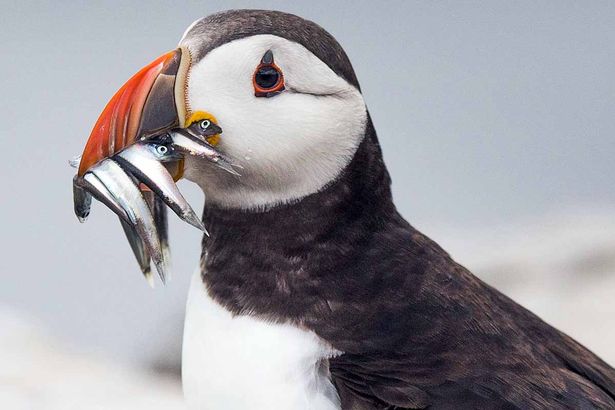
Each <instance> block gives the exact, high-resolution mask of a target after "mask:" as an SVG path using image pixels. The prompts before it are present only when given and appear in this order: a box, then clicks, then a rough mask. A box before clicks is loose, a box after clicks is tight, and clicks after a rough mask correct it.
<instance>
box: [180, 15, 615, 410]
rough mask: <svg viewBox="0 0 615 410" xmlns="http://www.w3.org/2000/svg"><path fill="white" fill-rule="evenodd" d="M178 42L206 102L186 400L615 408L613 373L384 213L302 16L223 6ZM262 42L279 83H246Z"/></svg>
mask: <svg viewBox="0 0 615 410" xmlns="http://www.w3.org/2000/svg"><path fill="white" fill-rule="evenodd" d="M180 46H182V47H184V48H186V49H188V50H189V51H190V54H191V57H192V65H191V68H190V71H189V73H188V76H187V80H186V106H187V107H188V108H187V109H188V110H189V111H190V110H207V111H208V112H211V113H213V114H214V115H215V116H216V118H217V120H218V124H219V125H220V126H221V127H222V129H223V130H224V134H223V137H222V138H221V140H220V144H219V145H218V146H217V149H219V150H220V152H222V153H224V154H226V155H229V156H230V157H232V158H236V159H238V160H239V162H240V163H241V165H242V170H241V177H237V176H236V175H232V174H229V173H225V172H223V171H221V170H220V169H218V168H216V167H214V166H212V164H211V163H210V162H207V161H203V160H202V159H199V158H186V164H185V176H186V178H188V179H190V180H192V181H194V182H195V183H197V184H198V185H199V186H201V187H202V189H203V191H204V192H205V194H206V205H205V210H204V217H203V220H204V221H205V223H206V225H207V229H208V231H209V234H210V236H208V237H205V238H204V240H203V254H202V260H201V266H200V268H199V270H198V271H197V272H196V274H195V276H194V278H193V283H192V286H191V291H190V296H189V300H188V308H187V315H186V325H185V334H184V357H183V378H184V390H185V394H186V398H187V400H188V404H189V405H190V406H191V407H192V408H195V409H218V408H225V409H244V408H250V409H340V408H341V409H358V410H363V409H365V410H366V409H422V408H430V409H465V408H467V409H476V408H480V409H491V408H492V409H515V408H517V409H527V408H536V409H542V408H615V370H613V369H612V368H611V367H610V366H608V365H607V364H606V363H604V362H603V361H602V360H600V359H599V358H598V357H596V356H595V355H594V354H592V353H591V352H589V351H588V350H587V349H585V348H584V347H583V346H581V345H579V344H578V343H576V342H575V341H574V340H572V339H571V338H569V337H568V336H566V335H564V334H562V333H561V332H559V331H558V330H556V329H554V328H552V327H551V326H549V325H548V324H546V323H544V322H543V321H541V320H540V319H539V318H538V317H536V316H535V315H533V314H532V313H531V312H529V311H527V310H526V309H524V308H523V307H521V306H519V305H517V304H516V303H515V302H513V301H512V300H510V299H509V298H507V297H506V296H504V295H502V294H501V293H499V292H498V291H497V290H495V289H493V288H491V287H490V286H488V285H486V284H485V283H483V282H481V281H480V280H479V279H477V278H476V277H474V276H473V275H472V274H471V273H470V272H469V271H467V270H466V269H465V268H463V267H462V266H460V265H459V264H457V263H456V262H454V261H453V260H452V259H451V258H450V256H449V255H448V254H447V253H446V252H445V251H444V250H442V249H441V248H440V247H439V246H438V245H437V244H436V243H434V242H433V241H432V240H430V239H429V238H427V237H426V236H424V235H423V234H421V233H420V232H418V231H417V230H415V229H414V228H413V227H412V226H411V225H409V224H408V223H407V222H406V221H405V220H404V219H403V218H402V217H401V216H400V215H399V213H398V212H397V211H396V209H395V206H394V204H393V201H392V197H391V191H390V184H391V180H390V177H389V174H388V172H387V170H386V167H385V165H384V162H383V159H382V154H381V151H380V147H379V145H378V140H377V137H376V132H375V130H374V127H373V125H372V122H371V119H370V118H369V115H368V113H367V110H366V108H365V105H364V102H363V99H362V96H361V94H360V89H359V85H358V82H357V79H356V77H355V75H354V72H353V69H352V66H351V64H350V62H349V61H348V59H347V57H346V55H345V53H344V52H343V50H342V48H341V47H340V46H339V45H338V43H337V42H336V41H335V39H334V38H333V37H332V36H330V35H329V34H328V33H326V32H325V31H324V30H323V29H322V28H320V27H319V26H317V25H316V24H314V23H311V22H308V21H305V20H303V19H301V18H299V17H296V16H292V15H289V14H285V13H280V12H270V11H258V10H238V11H230V12H224V13H219V14H216V15H213V16H210V17H207V18H205V19H202V20H199V21H197V22H196V23H195V24H193V26H191V27H190V28H189V29H188V30H187V32H186V33H185V35H184V37H183V39H182V41H181V43H180ZM268 51H271V52H272V53H273V56H274V58H275V62H276V64H277V65H278V66H279V67H280V69H281V70H282V71H283V73H284V80H285V81H286V84H285V86H286V88H285V90H284V91H283V92H280V93H279V94H278V95H275V96H271V98H259V97H255V96H254V94H253V90H252V88H251V87H252V74H253V71H254V67H255V66H256V64H258V62H259V61H260V59H261V56H263V55H264V54H265V53H267V52H268Z"/></svg>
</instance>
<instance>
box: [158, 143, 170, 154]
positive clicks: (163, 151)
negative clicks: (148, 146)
mask: <svg viewBox="0 0 615 410" xmlns="http://www.w3.org/2000/svg"><path fill="white" fill-rule="evenodd" d="M156 152H157V153H158V154H160V155H165V154H166V153H167V152H169V149H168V148H167V147H166V146H164V145H158V146H157V147H156Z"/></svg>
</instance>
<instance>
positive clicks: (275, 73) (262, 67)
mask: <svg viewBox="0 0 615 410" xmlns="http://www.w3.org/2000/svg"><path fill="white" fill-rule="evenodd" d="M252 85H253V86H254V95H255V96H256V97H273V96H274V95H276V94H278V93H280V92H281V91H283V90H284V74H282V70H281V69H280V67H278V66H277V65H275V63H274V62H273V53H272V52H271V50H268V51H267V52H266V53H265V55H264V56H263V58H262V60H261V62H260V64H259V65H258V66H257V67H256V70H254V74H253V75H252Z"/></svg>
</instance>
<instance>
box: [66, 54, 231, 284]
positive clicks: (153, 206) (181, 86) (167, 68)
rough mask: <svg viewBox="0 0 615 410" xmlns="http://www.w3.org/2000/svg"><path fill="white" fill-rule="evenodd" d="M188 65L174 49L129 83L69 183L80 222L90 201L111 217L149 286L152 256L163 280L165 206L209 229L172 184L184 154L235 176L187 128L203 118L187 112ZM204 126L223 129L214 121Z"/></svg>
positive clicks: (113, 100) (223, 160)
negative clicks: (116, 219) (95, 201)
mask: <svg viewBox="0 0 615 410" xmlns="http://www.w3.org/2000/svg"><path fill="white" fill-rule="evenodd" d="M189 68H190V53H189V52H188V51H187V50H186V49H183V48H178V49H177V50H175V51H171V52H169V53H166V54H164V55H162V56H160V57H158V58H157V59H156V60H154V61H153V62H152V63H150V64H148V65H147V66H145V67H144V68H142V69H141V70H140V71H139V72H138V73H137V74H135V75H134V76H133V77H132V78H131V79H130V80H128V81H127V82H126V84H124V85H123V86H122V87H121V88H120V89H119V91H117V93H115V95H114V96H113V97H112V98H111V101H110V102H109V103H108V104H107V106H106V107H105V108H104V110H103V112H102V114H101V115H100V116H99V118H98V121H96V124H95V125H94V128H93V130H92V132H91V134H90V137H89V139H88V141H87V143H86V145H85V148H84V150H83V154H82V156H81V160H80V162H79V166H78V171H77V175H76V176H75V178H74V179H73V193H74V209H75V213H76V215H77V217H78V218H79V220H80V221H81V222H84V221H85V219H86V218H87V216H88V215H89V212H90V205H91V199H92V196H93V197H94V198H96V199H98V200H99V201H101V202H102V203H104V204H105V205H107V206H108V207H109V208H110V209H111V210H112V211H113V212H115V213H116V214H117V215H118V217H119V218H120V222H121V223H122V227H123V229H124V232H125V233H126V236H127V237H128V241H129V243H130V246H131V248H132V249H133V251H134V254H135V256H136V258H137V261H138V263H139V266H140V267H141V270H142V272H143V274H144V275H145V276H146V278H147V279H148V281H149V282H150V283H152V277H151V269H150V259H151V260H152V261H153V262H154V265H155V266H156V270H157V271H158V274H159V275H160V278H161V279H162V280H163V282H164V280H165V277H166V274H167V270H168V259H169V256H168V255H169V252H168V245H167V244H168V240H167V217H166V206H169V207H170V208H171V209H172V210H173V211H174V212H175V213H176V214H177V215H178V216H179V217H180V218H182V219H183V220H184V221H186V222H188V223H190V224H191V225H194V226H195V227H197V228H199V229H201V230H203V231H204V232H206V231H205V227H204V226H203V224H202V222H201V219H200V218H199V217H198V216H197V215H196V213H195V212H194V210H193V209H192V208H191V207H190V205H189V204H188V203H187V201H186V200H185V198H184V197H183V196H182V194H181V193H180V192H179V189H178V188H177V186H176V185H175V181H177V180H178V179H180V178H181V176H182V174H183V162H184V161H183V159H184V157H185V156H186V155H196V156H199V157H201V158H204V159H207V160H210V161H212V162H214V163H216V164H218V165H219V166H220V167H222V168H223V169H226V168H228V169H227V170H232V171H233V172H234V170H233V167H232V164H231V163H230V161H229V160H228V159H226V158H225V157H224V156H222V155H221V154H219V153H218V152H217V150H215V148H214V147H213V146H211V145H210V144H209V143H208V142H207V139H205V138H199V136H198V135H193V134H192V133H191V132H190V131H189V130H188V129H185V127H186V119H187V118H188V119H189V120H190V119H191V118H198V119H199V120H200V119H203V115H200V116H199V115H197V116H196V117H195V115H194V113H191V114H190V115H189V113H187V111H186V104H185V101H186V98H185V91H186V75H187V72H188V70H189ZM190 121H192V120H190ZM208 121H210V122H211V123H213V125H214V126H215V127H216V130H217V131H220V128H218V127H217V125H215V118H213V117H211V118H209V119H208ZM193 122H194V121H193ZM188 125H190V124H188ZM193 128H194V127H193ZM229 172H230V171H229ZM165 205H166V206H165Z"/></svg>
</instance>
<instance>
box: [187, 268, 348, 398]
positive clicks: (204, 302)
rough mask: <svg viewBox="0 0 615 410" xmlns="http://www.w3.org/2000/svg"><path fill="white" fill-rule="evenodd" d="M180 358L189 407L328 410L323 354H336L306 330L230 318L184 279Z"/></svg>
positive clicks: (195, 282) (196, 282)
mask: <svg viewBox="0 0 615 410" xmlns="http://www.w3.org/2000/svg"><path fill="white" fill-rule="evenodd" d="M183 343H184V344H183V358H182V378H183V386H184V395H185V397H186V401H187V403H188V406H189V408H190V409H198V410H210V409H228V410H232V409H241V410H244V409H253V410H260V409H263V410H264V409H266V410H271V409H276V410H278V409H279V410H285V409H293V410H303V409H310V410H335V409H340V405H339V398H338V396H337V392H336V391H335V388H334V387H333V385H332V383H331V381H330V378H329V372H328V367H327V365H326V359H327V358H329V357H332V356H334V355H335V354H336V353H338V352H336V351H335V350H333V349H332V348H331V347H330V346H328V345H327V344H326V343H324V342H323V341H322V339H320V338H319V337H318V336H316V335H315V334H314V333H313V332H309V331H306V330H302V329H299V328H298V327H296V326H293V325H290V324H275V323H269V322H266V321H264V320H261V319H258V318H254V317H251V316H233V315H231V313H230V312H228V311H227V310H225V309H224V308H223V307H222V306H220V305H219V304H217V303H216V302H215V301H214V300H213V299H212V298H211V297H209V295H208V294H207V290H206V289H205V286H204V285H203V283H202V281H201V277H200V272H196V273H195V275H194V276H193V278H192V284H191V286H190V293H189V295H188V303H187V307H186V322H185V325H184V342H183Z"/></svg>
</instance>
